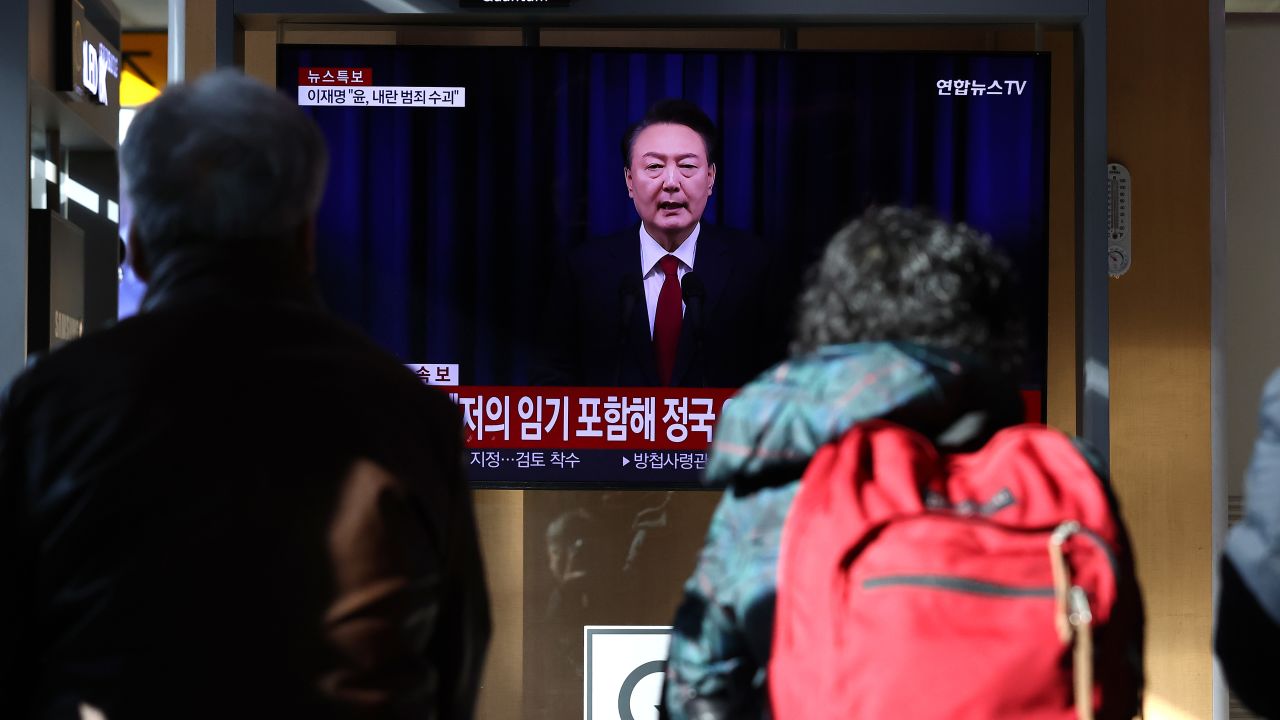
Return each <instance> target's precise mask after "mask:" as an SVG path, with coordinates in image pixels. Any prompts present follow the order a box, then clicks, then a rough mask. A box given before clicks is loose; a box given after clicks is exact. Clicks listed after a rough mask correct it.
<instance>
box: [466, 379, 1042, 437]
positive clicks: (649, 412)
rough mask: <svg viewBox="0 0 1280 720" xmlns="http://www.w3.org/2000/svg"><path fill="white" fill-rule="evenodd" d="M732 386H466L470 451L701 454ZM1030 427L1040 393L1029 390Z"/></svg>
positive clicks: (1026, 399)
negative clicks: (666, 451)
mask: <svg viewBox="0 0 1280 720" xmlns="http://www.w3.org/2000/svg"><path fill="white" fill-rule="evenodd" d="M735 392H737V391H736V390H732V389H725V388H705V389H704V388H581V387H564V388H554V387H511V386H459V387H454V388H449V397H450V398H451V399H452V400H453V401H454V402H455V403H456V404H457V405H458V407H459V408H460V409H461V410H462V416H463V419H464V423H465V426H466V444H467V447H469V448H511V449H575V450H611V449H613V450H687V451H702V450H706V449H707V447H708V446H710V445H711V441H712V440H714V439H715V424H716V420H717V418H719V417H720V413H721V411H722V410H723V409H724V404H725V401H726V400H728V399H729V398H731V397H732V396H733V394H734V393H735ZM1022 399H1023V403H1024V406H1025V408H1026V420H1027V422H1040V421H1041V411H1040V408H1041V393H1040V392H1038V391H1030V390H1024V391H1023V392H1022Z"/></svg>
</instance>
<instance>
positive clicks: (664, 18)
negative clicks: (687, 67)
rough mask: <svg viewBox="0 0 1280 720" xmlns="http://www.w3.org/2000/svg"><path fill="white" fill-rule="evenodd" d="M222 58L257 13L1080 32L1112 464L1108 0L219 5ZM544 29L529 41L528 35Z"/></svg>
mask: <svg viewBox="0 0 1280 720" xmlns="http://www.w3.org/2000/svg"><path fill="white" fill-rule="evenodd" d="M215 2H216V31H215V40H214V42H215V54H216V58H217V64H218V65H219V66H225V65H233V64H235V47H236V23H237V20H238V19H243V18H247V17H249V16H255V15H270V16H275V17H277V18H280V19H281V20H288V19H289V17H290V16H298V17H299V18H306V19H314V18H317V17H322V18H323V19H324V20H325V21H326V22H333V23H342V22H344V21H348V22H350V21H351V20H353V19H360V20H364V21H367V20H368V19H370V18H372V17H388V16H393V17H395V19H396V20H397V21H404V20H406V19H411V20H412V21H413V22H423V23H430V24H448V25H455V26H466V25H471V26H476V25H483V26H487V27H493V26H511V27H525V28H537V27H551V26H554V27H571V26H588V27H615V28H617V27H631V28H636V27H645V28H651V27H673V26H707V27H719V28H723V27H727V26H745V27H774V28H779V29H786V28H793V27H800V26H804V27H818V26H843V25H875V24H884V25H943V24H1002V23H1012V24H1051V25H1059V26H1068V27H1072V28H1073V29H1074V30H1075V44H1076V52H1075V85H1076V88H1075V89H1076V106H1075V107H1076V123H1075V124H1076V127H1075V131H1076V158H1075V159H1076V163H1075V164H1076V173H1075V182H1076V220H1077V222H1076V335H1077V341H1076V427H1077V431H1078V432H1079V433H1080V435H1081V436H1082V437H1083V438H1084V439H1085V440H1087V441H1088V442H1089V443H1091V444H1092V445H1093V446H1094V447H1095V448H1097V450H1098V451H1099V452H1100V453H1102V455H1103V457H1104V458H1109V457H1110V421H1109V405H1110V402H1109V398H1110V391H1109V387H1108V376H1109V373H1108V354H1109V341H1108V332H1109V330H1108V297H1107V295H1108V286H1107V281H1108V278H1107V185H1106V165H1107V75H1106V72H1107V70H1106V68H1107V44H1106V43H1107V36H1106V20H1107V5H1106V2H1105V0H1093V1H1091V0H575V2H574V4H573V5H572V6H571V7H567V8H550V7H544V8H538V7H533V8H529V7H520V8H518V9H507V8H494V9H476V10H471V9H466V10H464V9H462V8H461V7H460V3H459V2H458V0H447V1H444V0H215ZM529 36H532V37H535V38H536V33H526V37H529Z"/></svg>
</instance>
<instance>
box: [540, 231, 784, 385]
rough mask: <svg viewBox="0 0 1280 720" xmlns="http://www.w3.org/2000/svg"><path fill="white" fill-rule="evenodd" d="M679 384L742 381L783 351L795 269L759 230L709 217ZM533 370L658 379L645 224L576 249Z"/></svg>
mask: <svg viewBox="0 0 1280 720" xmlns="http://www.w3.org/2000/svg"><path fill="white" fill-rule="evenodd" d="M693 272H694V273H696V274H697V275H698V277H699V278H701V280H702V283H703V285H704V286H705V287H706V295H705V298H704V299H703V300H701V301H696V300H695V301H693V302H687V303H686V308H685V315H684V321H683V323H682V325H681V329H680V343H679V346H678V348H677V351H676V364H675V369H674V371H673V374H672V381H671V384H672V385H676V386H685V387H731V388H736V387H739V386H741V385H743V384H744V383H746V382H747V381H748V380H751V379H752V378H754V377H755V376H756V375H757V374H759V373H760V372H761V371H763V370H765V369H766V368H768V367H769V366H770V365H772V364H773V363H775V362H777V361H779V360H781V359H782V356H783V351H784V349H785V345H786V328H785V325H786V322H785V319H786V318H788V317H789V316H790V313H791V307H792V305H793V300H794V298H793V297H792V290H791V288H792V283H791V282H790V281H789V273H787V272H785V271H784V270H782V269H780V267H779V265H778V264H777V263H773V262H771V258H770V252H769V249H768V248H767V247H766V246H765V245H764V244H763V243H762V242H761V241H760V240H759V239H757V238H755V237H753V236H751V235H748V234H746V233H743V232H740V231H737V230H732V229H730V228H725V227H717V226H714V225H708V224H706V223H703V225H702V229H701V231H700V233H699V236H698V252H697V256H696V257H695V258H694V267H693ZM548 297H549V302H548V304H547V307H546V310H545V312H544V317H545V321H544V322H543V326H542V328H541V332H540V338H539V340H540V343H541V346H542V350H541V352H540V353H539V361H538V363H537V364H536V367H535V369H534V372H533V380H534V382H535V383H536V384H539V385H587V386H615V385H617V386H653V385H660V384H661V383H660V382H659V379H658V369H657V361H656V360H655V358H654V354H653V341H652V339H651V334H650V331H649V315H648V310H647V309H646V305H645V296H644V287H643V285H642V278H641V273H640V235H639V225H638V224H636V225H633V226H631V227H630V228H628V229H627V230H625V231H623V232H620V233H617V234H615V235H611V236H609V237H605V238H600V239H596V240H592V241H590V242H588V243H586V244H585V245H583V246H582V247H580V248H577V249H575V250H574V251H573V252H571V253H570V254H569V257H567V258H566V259H565V261H564V262H563V263H562V264H561V266H560V268H559V270H558V271H557V273H556V274H555V277H554V280H553V285H552V287H551V290H550V292H549V293H548Z"/></svg>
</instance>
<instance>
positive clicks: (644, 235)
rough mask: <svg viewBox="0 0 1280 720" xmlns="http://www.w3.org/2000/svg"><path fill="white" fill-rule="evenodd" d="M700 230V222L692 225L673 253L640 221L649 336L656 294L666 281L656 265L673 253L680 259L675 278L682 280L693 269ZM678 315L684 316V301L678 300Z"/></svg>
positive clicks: (656, 302) (655, 307)
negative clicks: (655, 238) (690, 230)
mask: <svg viewBox="0 0 1280 720" xmlns="http://www.w3.org/2000/svg"><path fill="white" fill-rule="evenodd" d="M701 231H702V223H698V224H697V225H694V226H693V232H691V233H689V237H687V238H685V241H684V242H682V243H680V247H678V248H676V251H675V252H673V253H668V252H667V250H666V248H664V247H662V246H661V245H659V244H658V241H657V240H654V239H653V236H652V235H650V234H649V231H648V230H645V229H644V223H640V272H641V273H642V275H641V277H642V278H643V279H644V303H645V305H646V306H647V307H648V309H649V337H650V338H652V337H653V319H654V318H655V317H656V316H657V315H658V295H660V294H661V293H662V283H663V282H664V281H666V279H667V276H666V273H664V272H662V268H661V267H659V266H658V261H659V260H661V259H662V258H664V257H666V256H667V255H675V256H676V259H677V260H679V261H680V266H679V269H678V270H677V271H676V272H677V273H678V274H677V276H676V279H678V280H683V279H684V274H685V273H687V272H689V271H690V270H692V269H693V260H694V257H696V256H697V254H698V233H699V232H701ZM680 315H681V317H683V316H684V301H683V300H681V301H680Z"/></svg>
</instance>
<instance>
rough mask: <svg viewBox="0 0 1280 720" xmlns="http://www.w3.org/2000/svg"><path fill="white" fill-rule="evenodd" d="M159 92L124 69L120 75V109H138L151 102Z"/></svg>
mask: <svg viewBox="0 0 1280 720" xmlns="http://www.w3.org/2000/svg"><path fill="white" fill-rule="evenodd" d="M159 94H160V91H159V90H157V89H155V88H154V87H152V86H150V85H148V84H147V82H146V81H145V80H143V79H142V78H140V77H138V76H137V75H134V74H133V71H131V70H128V69H126V70H125V71H124V72H122V73H120V107H126V108H129V107H138V106H139V105H146V104H147V103H149V102H151V101H152V100H153V99H155V97H156V96H157V95H159Z"/></svg>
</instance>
